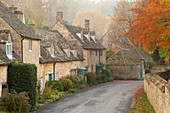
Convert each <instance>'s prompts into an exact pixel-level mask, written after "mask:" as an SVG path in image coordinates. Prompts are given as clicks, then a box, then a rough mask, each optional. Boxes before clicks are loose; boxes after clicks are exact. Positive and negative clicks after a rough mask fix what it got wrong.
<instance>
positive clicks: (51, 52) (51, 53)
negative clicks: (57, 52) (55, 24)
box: [50, 47, 54, 57]
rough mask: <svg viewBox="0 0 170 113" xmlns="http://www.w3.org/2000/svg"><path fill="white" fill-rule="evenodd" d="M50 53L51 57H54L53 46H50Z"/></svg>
mask: <svg viewBox="0 0 170 113" xmlns="http://www.w3.org/2000/svg"><path fill="white" fill-rule="evenodd" d="M50 55H51V56H52V57H54V48H53V47H50Z"/></svg>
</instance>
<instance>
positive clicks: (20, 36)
mask: <svg viewBox="0 0 170 113" xmlns="http://www.w3.org/2000/svg"><path fill="white" fill-rule="evenodd" d="M23 17H24V16H23V13H22V12H20V11H17V7H14V6H12V7H9V9H8V8H7V7H6V6H5V5H3V4H2V3H1V2H0V31H1V38H0V43H1V44H0V54H1V55H0V65H1V66H0V78H1V79H0V90H2V89H1V87H6V86H5V85H4V84H6V82H7V81H6V80H7V66H8V64H9V63H10V62H11V60H17V59H18V60H19V61H20V62H24V63H32V64H35V65H36V66H37V67H39V42H40V41H39V40H40V39H39V38H38V37H37V36H36V34H35V32H34V31H33V30H32V29H30V28H28V27H27V26H26V25H25V24H24V23H23V22H24V21H23V20H24V18H23ZM0 93H1V92H0Z"/></svg>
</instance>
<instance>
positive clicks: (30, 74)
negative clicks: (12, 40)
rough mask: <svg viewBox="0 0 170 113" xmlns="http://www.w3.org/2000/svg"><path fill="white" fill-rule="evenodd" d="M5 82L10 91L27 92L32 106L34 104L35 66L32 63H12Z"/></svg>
mask: <svg viewBox="0 0 170 113" xmlns="http://www.w3.org/2000/svg"><path fill="white" fill-rule="evenodd" d="M7 82H8V87H9V91H10V92H11V91H12V90H15V91H16V92H17V93H20V92H27V93H28V95H29V98H30V101H31V102H30V104H31V106H32V108H33V107H35V106H36V86H37V67H36V66H35V65H34V64H26V63H12V65H11V66H9V68H8V78H7Z"/></svg>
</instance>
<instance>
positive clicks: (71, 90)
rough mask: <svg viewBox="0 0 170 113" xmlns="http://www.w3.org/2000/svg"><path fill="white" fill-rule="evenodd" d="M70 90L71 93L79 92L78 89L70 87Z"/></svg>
mask: <svg viewBox="0 0 170 113" xmlns="http://www.w3.org/2000/svg"><path fill="white" fill-rule="evenodd" d="M68 92H69V93H75V92H77V90H76V89H69V90H68Z"/></svg>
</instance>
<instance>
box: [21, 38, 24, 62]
mask: <svg viewBox="0 0 170 113" xmlns="http://www.w3.org/2000/svg"><path fill="white" fill-rule="evenodd" d="M23 40H24V37H22V40H21V60H22V62H24V61H23V60H24V55H23Z"/></svg>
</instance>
